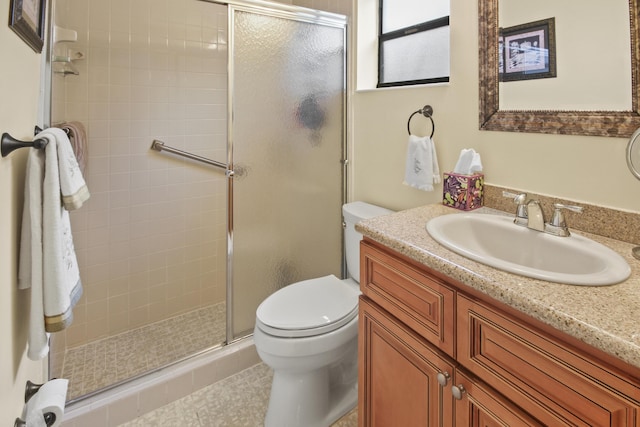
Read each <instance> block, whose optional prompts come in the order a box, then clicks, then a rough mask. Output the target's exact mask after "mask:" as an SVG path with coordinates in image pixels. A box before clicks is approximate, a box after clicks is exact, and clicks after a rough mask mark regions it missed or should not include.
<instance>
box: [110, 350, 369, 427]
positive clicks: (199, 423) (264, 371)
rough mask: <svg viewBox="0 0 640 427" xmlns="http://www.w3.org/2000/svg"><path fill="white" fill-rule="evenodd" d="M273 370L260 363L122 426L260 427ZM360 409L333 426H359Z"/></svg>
mask: <svg viewBox="0 0 640 427" xmlns="http://www.w3.org/2000/svg"><path fill="white" fill-rule="evenodd" d="M272 377H273V375H272V371H271V369H270V368H269V367H267V366H265V365H264V364H262V363H259V364H257V365H255V366H253V367H251V368H249V369H246V370H244V371H241V372H239V373H237V374H235V375H233V376H231V377H229V378H226V379H224V380H222V381H218V382H217V383H215V384H212V385H210V386H208V387H205V388H203V389H200V390H198V391H196V392H195V393H192V394H190V395H189V396H186V397H184V398H182V399H180V400H177V401H175V402H172V403H170V404H168V405H166V406H163V407H161V408H159V409H157V410H155V411H153V412H150V413H148V414H146V415H143V416H141V417H138V418H136V419H135V420H133V421H130V422H128V423H125V424H122V425H121V426H120V427H150V426H154V427H156V426H158V427H179V426H188V427H260V426H262V425H263V420H264V415H265V413H266V411H267V404H268V402H269V390H270V388H271V379H272ZM357 425H358V413H357V411H356V410H353V411H351V412H350V413H349V414H347V415H345V416H344V417H342V418H341V419H340V420H338V421H337V422H336V423H334V424H333V426H332V427H356V426H357Z"/></svg>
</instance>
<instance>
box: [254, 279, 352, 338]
mask: <svg viewBox="0 0 640 427" xmlns="http://www.w3.org/2000/svg"><path fill="white" fill-rule="evenodd" d="M359 295H360V292H359V290H358V288H357V287H355V286H352V285H348V284H347V283H345V282H343V281H341V280H340V279H338V278H337V277H336V276H334V275H329V276H325V277H319V278H317V279H311V280H305V281H302V282H298V283H294V284H292V285H289V286H286V287H284V288H282V289H280V290H279V291H277V292H275V293H274V294H272V295H271V296H269V297H268V298H267V299H265V300H264V301H263V302H262V304H260V306H259V307H258V310H257V311H256V321H257V323H258V326H259V327H260V328H261V329H262V330H263V331H264V332H267V333H269V334H272V335H276V336H282V337H301V336H313V335H319V334H322V333H327V332H330V331H332V330H335V329H338V328H340V327H341V326H343V325H344V324H346V323H348V322H349V321H351V320H352V319H353V318H354V317H355V316H357V314H358V296H359Z"/></svg>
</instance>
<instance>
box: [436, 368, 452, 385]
mask: <svg viewBox="0 0 640 427" xmlns="http://www.w3.org/2000/svg"><path fill="white" fill-rule="evenodd" d="M437 378H438V384H440V385H441V386H442V387H444V386H446V385H447V383H448V382H449V378H451V375H449V372H447V371H444V372H438V375H437Z"/></svg>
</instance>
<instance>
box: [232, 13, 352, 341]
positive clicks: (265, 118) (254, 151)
mask: <svg viewBox="0 0 640 427" xmlns="http://www.w3.org/2000/svg"><path fill="white" fill-rule="evenodd" d="M230 9H231V7H230ZM231 14H232V23H233V25H232V29H231V33H230V36H231V39H230V43H229V46H230V49H232V52H231V58H232V65H231V67H232V68H231V73H230V74H231V75H232V76H233V77H232V81H231V87H232V91H231V93H232V96H231V99H230V105H231V106H232V117H233V119H232V124H231V130H230V141H231V150H230V153H231V158H230V163H231V164H232V165H233V169H234V173H235V175H234V177H233V178H231V181H230V182H231V184H230V190H231V193H230V194H232V197H231V198H232V216H231V218H232V221H231V222H230V224H231V227H230V231H231V233H230V242H231V243H230V253H231V258H230V259H231V260H232V261H231V262H232V268H231V269H230V280H231V292H230V299H231V301H230V305H231V307H232V310H231V313H232V314H231V318H230V319H229V323H230V324H231V325H228V328H229V331H228V332H230V335H232V338H230V339H233V338H235V337H240V336H243V335H246V334H250V333H252V331H253V327H254V324H255V312H256V308H257V307H258V305H259V304H260V303H261V302H262V301H263V300H264V299H265V298H266V297H267V296H269V295H270V294H271V293H273V292H275V291H276V290H278V289H280V288H282V287H284V286H286V285H289V284H291V283H293V282H296V281H300V280H304V279H310V278H313V277H319V276H324V275H327V274H335V275H336V276H338V277H341V274H342V263H343V262H342V260H343V252H342V219H341V206H342V203H343V197H344V170H343V162H342V160H343V159H344V135H345V80H346V79H345V24H344V21H341V22H340V21H339V20H338V21H336V22H327V23H322V21H323V19H320V17H313V16H310V15H309V14H305V15H302V18H301V19H303V20H302V21H300V20H298V17H295V16H294V17H290V16H287V15H286V14H283V13H279V14H278V15H277V16H271V15H269V14H267V13H263V12H262V11H251V10H243V9H232V10H231ZM311 20H313V21H311Z"/></svg>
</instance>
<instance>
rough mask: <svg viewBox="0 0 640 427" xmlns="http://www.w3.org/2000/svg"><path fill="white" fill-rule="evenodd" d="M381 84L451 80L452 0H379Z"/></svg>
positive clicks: (379, 69) (398, 84) (379, 79)
mask: <svg viewBox="0 0 640 427" xmlns="http://www.w3.org/2000/svg"><path fill="white" fill-rule="evenodd" d="M379 1H380V15H379V16H380V31H379V36H378V87H388V86H404V85H415V84H425V83H439V82H448V81H449V0H379Z"/></svg>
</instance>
